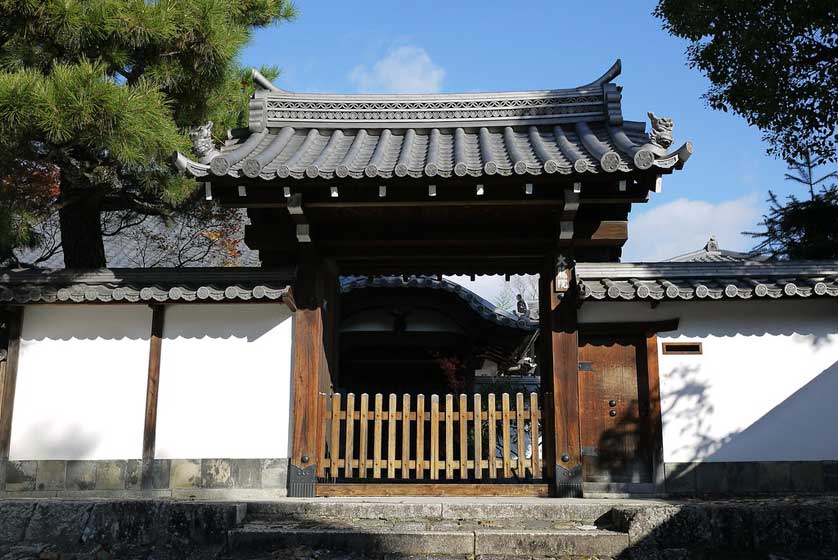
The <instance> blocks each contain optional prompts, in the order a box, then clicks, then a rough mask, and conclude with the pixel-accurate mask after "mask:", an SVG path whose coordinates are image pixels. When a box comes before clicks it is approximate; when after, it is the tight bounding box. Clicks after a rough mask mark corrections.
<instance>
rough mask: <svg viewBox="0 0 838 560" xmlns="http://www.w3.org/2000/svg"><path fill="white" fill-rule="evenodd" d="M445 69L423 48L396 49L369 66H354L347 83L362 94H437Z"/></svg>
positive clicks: (404, 47)
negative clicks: (351, 84)
mask: <svg viewBox="0 0 838 560" xmlns="http://www.w3.org/2000/svg"><path fill="white" fill-rule="evenodd" d="M443 78H445V70H443V69H442V67H440V66H439V65H437V64H435V63H434V61H433V60H431V57H430V56H429V55H428V53H427V52H426V51H425V49H423V48H420V47H415V46H408V45H405V46H400V47H396V48H394V49H391V50H390V51H389V52H388V53H387V54H386V55H385V56H384V57H383V58H381V59H379V60H378V61H377V62H376V63H375V64H373V65H372V67H368V66H366V65H364V64H362V65H359V66H356V67H355V68H354V69H352V71H351V72H350V73H349V81H350V82H352V83H353V84H355V86H356V87H357V88H358V91H360V92H362V93H438V92H439V91H440V90H441V89H442V80H443Z"/></svg>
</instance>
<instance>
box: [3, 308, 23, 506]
mask: <svg viewBox="0 0 838 560" xmlns="http://www.w3.org/2000/svg"><path fill="white" fill-rule="evenodd" d="M6 316H7V318H8V328H9V346H8V348H7V353H6V364H5V367H4V368H3V375H2V379H0V490H5V489H6V470H7V465H8V462H9V448H10V446H11V443H12V415H13V413H14V407H15V387H16V385H17V367H18V360H19V357H20V333H21V329H22V327H23V308H22V307H12V308H10V309H9V310H8V311H6Z"/></svg>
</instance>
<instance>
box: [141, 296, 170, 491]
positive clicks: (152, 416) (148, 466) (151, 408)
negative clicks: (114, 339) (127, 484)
mask: <svg viewBox="0 0 838 560" xmlns="http://www.w3.org/2000/svg"><path fill="white" fill-rule="evenodd" d="M165 317H166V307H165V306H163V305H152V306H151V337H150V339H149V349H148V384H147V385H146V396H145V424H144V426H143V462H142V471H141V473H142V474H141V484H142V487H143V489H151V488H153V486H154V484H153V467H154V449H155V445H156V442H157V394H158V387H159V386H160V353H161V350H162V348H163V325H164V322H165Z"/></svg>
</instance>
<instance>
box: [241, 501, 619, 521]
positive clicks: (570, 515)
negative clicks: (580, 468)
mask: <svg viewBox="0 0 838 560" xmlns="http://www.w3.org/2000/svg"><path fill="white" fill-rule="evenodd" d="M613 507H614V503H613V501H612V502H609V501H606V500H601V501H598V500H523V501H513V500H507V501H492V500H461V501H460V500H428V501H420V500H415V499H413V500H409V501H404V502H399V501H374V500H335V499H329V500H323V501H317V500H313V501H303V500H283V501H275V502H250V503H248V504H247V516H248V518H261V519H264V518H274V519H277V520H306V519H315V520H316V519H324V518H325V519H331V520H350V521H353V520H358V519H391V520H395V521H422V520H487V519H493V520H515V519H525V520H530V521H532V520H548V521H557V522H580V523H588V524H594V523H600V524H601V523H603V522H604V520H608V519H610V512H611V510H612V509H613Z"/></svg>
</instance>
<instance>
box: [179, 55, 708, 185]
mask: <svg viewBox="0 0 838 560" xmlns="http://www.w3.org/2000/svg"><path fill="white" fill-rule="evenodd" d="M619 73H620V65H619V61H618V62H617V63H616V64H615V65H614V66H613V67H612V68H611V69H609V71H608V72H606V73H605V74H604V75H603V76H602V77H601V78H599V79H598V80H595V81H593V82H591V83H590V84H587V85H584V86H581V87H577V88H570V89H559V90H545V91H522V92H502V93H467V94H440V95H324V94H308V93H293V92H288V91H283V90H280V89H278V88H276V87H274V86H273V85H271V84H269V83H267V82H266V81H262V82H259V81H258V80H257V82H258V83H261V84H262V86H263V87H264V88H265V89H260V90H257V92H256V94H255V95H254V98H253V99H252V100H251V103H250V112H251V115H250V127H249V130H248V131H247V132H246V133H245V134H243V135H236V137H234V138H231V139H230V140H229V141H228V142H227V143H226V145H224V146H223V147H222V148H221V149H220V153H219V154H217V155H215V156H214V157H212V158H210V159H209V160H208V161H206V162H203V163H202V162H196V161H193V160H191V159H189V158H187V157H186V156H184V155H182V154H177V155H176V158H175V164H176V165H177V166H178V167H179V168H180V169H181V170H182V171H184V172H186V173H188V174H190V175H192V176H195V177H207V176H229V177H234V178H243V177H248V178H254V179H255V178H261V179H264V180H272V179H276V178H280V179H285V178H291V179H305V178H308V179H315V178H321V179H332V178H355V179H361V178H364V177H368V178H373V177H380V178H384V179H387V178H392V177H414V178H419V177H437V176H439V177H443V178H448V177H454V176H459V177H463V176H471V177H480V176H482V175H494V174H497V175H507V176H508V175H541V174H545V173H546V174H552V173H562V174H571V173H576V174H580V173H603V172H604V173H614V172H630V171H634V170H638V169H640V170H644V169H649V168H652V167H654V168H657V169H660V170H668V169H671V168H673V167H676V166H681V165H683V163H684V162H685V161H686V160H687V159H688V158H689V156H690V154H691V153H692V144H691V143H689V142H687V143H686V144H684V145H683V146H682V147H681V148H680V149H679V150H677V151H675V152H672V153H670V154H667V153H666V151H665V150H664V149H663V148H661V147H660V146H656V145H654V144H652V143H651V142H650V139H649V136H648V135H647V134H646V132H645V125H644V123H642V122H629V121H624V120H623V116H622V109H621V106H620V99H621V94H620V88H618V87H617V86H616V85H615V84H613V83H611V80H613V79H614V78H615V77H616V76H617V75H619Z"/></svg>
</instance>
